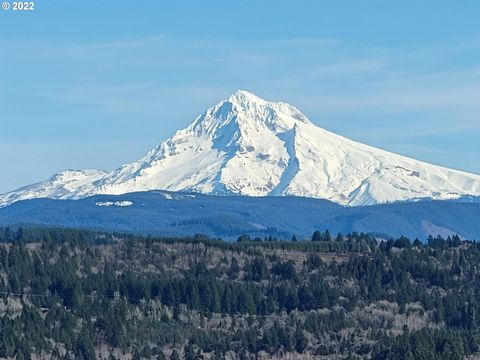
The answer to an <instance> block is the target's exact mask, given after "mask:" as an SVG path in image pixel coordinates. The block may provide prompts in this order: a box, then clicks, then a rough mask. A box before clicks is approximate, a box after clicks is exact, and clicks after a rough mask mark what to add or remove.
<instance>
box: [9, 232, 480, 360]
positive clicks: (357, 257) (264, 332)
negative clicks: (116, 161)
mask: <svg viewBox="0 0 480 360" xmlns="http://www.w3.org/2000/svg"><path fill="white" fill-rule="evenodd" d="M313 239H314V240H315V241H292V242H282V241H275V239H268V238H267V239H259V238H257V239H249V238H248V237H247V236H244V237H242V238H241V239H239V240H240V241H238V242H234V243H231V242H230V243H227V242H223V241H220V240H210V239H208V238H205V237H202V236H196V237H195V238H184V239H153V238H141V237H135V236H123V235H111V234H103V233H96V232H89V231H83V230H58V229H57V230H55V229H46V228H45V229H14V230H12V229H1V230H0V240H1V242H2V244H0V357H10V358H13V357H16V358H17V359H25V358H27V359H28V358H31V357H34V355H35V354H36V355H40V354H43V355H46V354H50V355H53V358H71V359H74V358H75V359H94V358H105V359H113V358H118V359H120V358H134V359H141V358H145V359H164V358H171V359H175V358H185V359H202V358H204V359H224V358H228V359H255V358H257V356H258V354H261V355H262V356H263V358H271V357H277V358H285V359H287V358H290V359H291V358H297V359H302V358H304V359H311V358H325V359H330V358H331V359H341V358H350V359H355V358H358V359H360V358H365V359H369V358H374V359H463V358H464V357H465V356H467V355H471V354H475V353H477V352H479V344H480V332H479V326H480V321H479V314H480V302H479V301H478V299H479V295H480V282H479V280H478V279H479V271H480V268H479V266H478V260H479V256H480V244H477V243H474V242H462V241H460V239H459V238H457V237H454V238H448V239H442V238H430V239H429V240H428V243H427V244H426V245H422V244H421V243H420V242H419V241H415V242H414V243H412V242H411V241H410V240H409V239H407V238H400V239H398V240H395V241H389V242H383V243H380V244H377V242H376V241H375V239H374V238H373V237H372V236H371V235H363V234H352V235H347V236H341V235H339V236H337V235H331V234H329V233H321V232H318V233H315V234H314V235H313ZM265 240H267V241H265Z"/></svg>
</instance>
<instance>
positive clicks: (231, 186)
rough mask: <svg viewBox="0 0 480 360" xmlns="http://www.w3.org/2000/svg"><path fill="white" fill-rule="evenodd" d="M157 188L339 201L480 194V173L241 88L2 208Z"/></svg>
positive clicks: (8, 199) (11, 198) (3, 200)
mask: <svg viewBox="0 0 480 360" xmlns="http://www.w3.org/2000/svg"><path fill="white" fill-rule="evenodd" d="M153 189H162V190H170V191H194V192H200V193H206V194H221V195H231V194H240V195H248V196H267V195H268V196H282V195H296V196H304V197H312V198H322V199H328V200H331V201H334V202H337V203H340V204H344V205H351V206H355V205H370V204H377V203H386V202H394V201H407V200H418V199H421V198H432V199H457V198H459V197H462V196H466V195H473V196H479V195H480V175H475V174H469V173H466V172H462V171H457V170H451V169H447V168H443V167H440V166H435V165H431V164H427V163H424V162H421V161H417V160H413V159H410V158H407V157H404V156H400V155H396V154H393V153H390V152H387V151H384V150H380V149H377V148H374V147H371V146H368V145H364V144H360V143H358V142H355V141H352V140H349V139H346V138H344V137H342V136H339V135H336V134H334V133H331V132H329V131H326V130H324V129H321V128H319V127H317V126H316V125H314V124H313V123H311V122H310V121H309V120H308V119H307V117H306V116H305V115H304V114H302V113H301V112H300V111H299V110H298V109H296V108H295V107H293V106H291V105H289V104H286V103H281V102H270V101H266V100H263V99H261V98H259V97H257V96H256V95H254V94H252V93H249V92H247V91H242V90H239V91H237V92H235V93H234V94H232V95H231V96H230V97H229V98H228V99H226V100H224V101H222V102H220V103H219V104H217V105H215V106H213V107H211V108H209V109H208V110H207V111H206V112H205V113H204V114H202V115H200V116H199V117H197V119H195V121H194V122H193V123H191V124H190V125H189V126H188V127H187V128H185V129H183V130H180V131H177V132H176V133H175V134H174V135H173V136H172V137H171V138H170V139H168V140H166V141H165V142H163V143H161V144H160V145H158V146H156V147H155V148H153V149H152V150H150V151H149V152H148V153H147V154H146V155H145V156H144V157H143V158H141V159H140V160H138V161H136V162H133V163H130V164H126V165H123V166H121V167H120V168H118V169H116V170H114V171H111V172H104V171H96V170H85V171H74V170H67V171H64V172H61V173H59V174H56V175H54V176H53V177H52V178H50V179H48V180H46V181H43V182H40V183H37V184H34V185H31V186H26V187H23V188H20V189H18V190H14V191H12V192H9V193H6V194H3V195H0V205H3V206H4V205H7V204H10V203H12V202H15V201H18V200H24V199H31V198H39V197H49V198H58V199H76V198H82V197H86V196H90V195H94V194H122V193H129V192H134V191H145V190H153Z"/></svg>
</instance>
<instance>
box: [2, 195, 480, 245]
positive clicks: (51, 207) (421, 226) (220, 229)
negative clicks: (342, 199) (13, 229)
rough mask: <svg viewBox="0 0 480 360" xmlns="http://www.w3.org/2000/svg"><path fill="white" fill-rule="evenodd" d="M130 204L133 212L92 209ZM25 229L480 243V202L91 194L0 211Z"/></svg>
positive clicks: (4, 222)
mask: <svg viewBox="0 0 480 360" xmlns="http://www.w3.org/2000/svg"><path fill="white" fill-rule="evenodd" d="M119 201H131V202H132V203H133V204H132V205H131V206H125V207H119V206H116V205H111V206H98V205H97V203H105V202H113V203H114V202H119ZM17 224H29V225H36V226H39V225H40V226H61V227H75V228H87V229H99V230H105V231H118V232H133V233H139V234H143V235H155V236H189V235H194V234H196V233H201V234H205V235H208V236H211V237H222V238H224V239H227V240H228V239H236V238H237V237H238V236H240V235H242V234H247V235H250V236H251V237H255V236H260V237H264V236H275V237H277V238H282V239H290V238H291V237H292V236H293V235H295V236H296V237H297V238H304V237H310V236H311V235H312V233H313V232H314V231H315V230H322V231H323V230H326V229H329V230H330V232H331V233H332V234H334V235H335V234H337V233H339V232H340V233H344V234H345V233H350V232H354V231H357V232H364V233H373V234H375V235H377V236H379V237H384V238H390V237H393V238H396V237H399V236H401V235H403V236H407V237H409V238H412V239H414V238H419V239H420V240H425V239H426V237H427V236H428V235H429V234H432V235H442V236H448V235H453V234H458V235H460V236H461V237H463V238H466V239H480V199H479V198H475V197H466V198H463V199H459V200H455V201H438V200H422V201H418V202H402V203H400V202H399V203H391V204H383V205H373V206H361V207H344V206H341V205H338V204H335V203H332V202H330V201H327V200H319V199H311V198H302V197H293V196H292V197H291V196H284V197H246V196H214V195H202V194H194V193H175V192H166V191H149V192H136V193H129V194H123V195H96V196H92V197H89V198H85V199H80V200H53V199H33V200H25V201H19V202H17V203H14V204H12V205H10V206H7V207H4V208H1V209H0V226H7V225H17Z"/></svg>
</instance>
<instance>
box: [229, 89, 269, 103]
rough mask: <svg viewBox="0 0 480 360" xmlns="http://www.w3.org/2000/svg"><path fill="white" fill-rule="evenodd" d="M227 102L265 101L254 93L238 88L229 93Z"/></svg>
mask: <svg viewBox="0 0 480 360" xmlns="http://www.w3.org/2000/svg"><path fill="white" fill-rule="evenodd" d="M227 101H228V102H230V103H233V104H246V103H262V104H264V103H266V101H265V100H264V99H262V98H261V97H259V96H257V95H255V94H254V93H252V92H250V91H247V90H242V89H239V90H237V91H235V92H234V93H233V94H231V95H230V96H229V97H228V99H227Z"/></svg>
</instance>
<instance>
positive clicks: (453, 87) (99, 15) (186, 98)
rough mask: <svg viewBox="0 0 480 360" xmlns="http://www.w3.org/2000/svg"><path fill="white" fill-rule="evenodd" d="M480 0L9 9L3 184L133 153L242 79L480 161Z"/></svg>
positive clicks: (5, 18)
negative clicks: (14, 10)
mask: <svg viewBox="0 0 480 360" xmlns="http://www.w3.org/2000/svg"><path fill="white" fill-rule="evenodd" d="M478 19H480V2H478V1H466V0H464V1H441V0H440V1H439V0H437V1H421V2H420V1H404V2H394V3H392V2H387V1H362V2H360V1H336V2H332V1H313V0H312V1H299V0H296V1H281V0H276V1H271V0H262V1H258V0H256V1H249V0H242V1H175V2H172V1H168V2H167V1H154V0H151V1H142V2H132V1H129V2H127V1H120V0H118V1H109V0H103V1H93V0H92V1H78V0H75V1H74V0H48V1H47V0H39V1H37V2H36V10H35V11H32V12H28V13H25V12H23V13H21V12H13V11H12V10H9V11H3V10H0V168H1V169H2V171H1V176H0V192H4V191H8V190H11V189H13V188H16V187H19V186H22V185H26V184H29V183H32V182H35V181H39V180H42V179H45V178H47V177H49V176H50V175H52V174H53V173H55V172H57V171H59V170H61V169H65V168H103V169H113V168H115V167H117V166H119V165H121V164H122V163H124V162H127V161H133V160H136V159H137V158H139V157H140V156H142V155H143V154H144V153H145V152H146V151H147V150H148V149H150V148H151V147H153V146H155V145H157V144H158V143H159V142H161V141H162V140H164V139H166V138H167V137H169V136H170V135H171V134H172V133H173V132H174V131H175V130H177V129H180V128H182V127H184V126H186V125H187V124H188V123H190V122H191V121H193V119H194V117H195V116H196V115H197V114H199V113H201V112H202V111H203V110H205V109H206V108H207V107H209V106H210V105H213V104H215V103H217V102H218V101H220V100H221V99H223V98H226V97H227V96H228V95H229V94H230V93H232V92H233V91H235V90H236V89H238V88H241V89H247V90H250V91H253V92H255V93H256V94H257V95H259V96H261V97H264V98H267V99H271V100H282V101H286V102H289V103H291V104H293V105H295V106H297V107H298V108H299V109H301V110H302V111H303V112H304V113H305V114H306V115H307V116H308V117H309V118H310V119H311V120H312V121H313V122H314V123H316V124H317V125H319V126H321V127H324V128H326V129H329V130H331V131H334V132H337V133H340V134H342V135H344V136H347V137H349V138H352V139H354V140H358V141H361V142H365V143H368V144H371V145H374V146H377V147H381V148H384V149H387V150H391V151H394V152H397V153H401V154H404V155H407V156H411V157H414V158H417V159H420V160H425V161H428V162H432V163H435V164H439V165H443V166H447V167H453V168H456V169H461V170H465V171H470V172H475V173H480V141H479V139H480V23H479V20H478Z"/></svg>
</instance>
